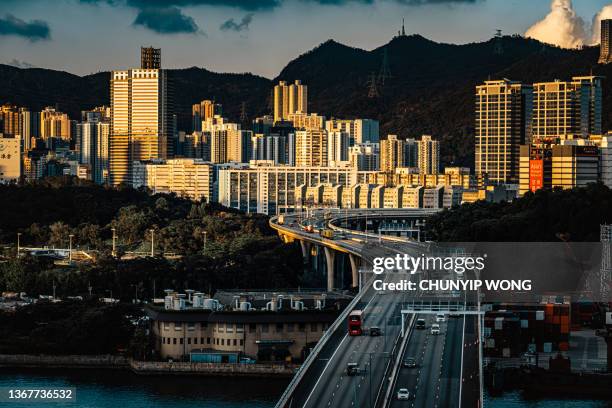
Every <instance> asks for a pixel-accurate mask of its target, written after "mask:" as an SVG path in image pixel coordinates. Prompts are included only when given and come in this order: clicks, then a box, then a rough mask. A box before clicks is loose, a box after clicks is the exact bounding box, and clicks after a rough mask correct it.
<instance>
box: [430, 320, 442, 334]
mask: <svg viewBox="0 0 612 408" xmlns="http://www.w3.org/2000/svg"><path fill="white" fill-rule="evenodd" d="M431 334H433V335H434V336H437V335H438V334H440V325H439V324H435V323H434V324H432V325H431Z"/></svg>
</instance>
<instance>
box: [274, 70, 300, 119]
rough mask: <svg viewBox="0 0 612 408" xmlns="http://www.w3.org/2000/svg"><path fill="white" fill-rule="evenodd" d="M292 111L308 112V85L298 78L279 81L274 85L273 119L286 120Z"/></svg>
mask: <svg viewBox="0 0 612 408" xmlns="http://www.w3.org/2000/svg"><path fill="white" fill-rule="evenodd" d="M292 113H308V87H307V86H306V85H302V82H301V81H299V80H296V81H295V82H294V83H293V84H290V85H287V82H285V81H280V82H279V83H278V85H276V86H275V87H274V121H275V122H279V121H281V120H288V119H289V115H290V114H292Z"/></svg>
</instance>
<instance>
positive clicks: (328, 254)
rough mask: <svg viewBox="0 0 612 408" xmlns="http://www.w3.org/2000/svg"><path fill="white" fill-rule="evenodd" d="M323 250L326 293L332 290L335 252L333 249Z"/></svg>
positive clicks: (325, 248)
mask: <svg viewBox="0 0 612 408" xmlns="http://www.w3.org/2000/svg"><path fill="white" fill-rule="evenodd" d="M324 250H325V261H326V266H327V291H328V292H331V291H332V290H334V263H335V262H334V261H335V259H336V252H335V251H334V250H333V249H330V248H327V247H324Z"/></svg>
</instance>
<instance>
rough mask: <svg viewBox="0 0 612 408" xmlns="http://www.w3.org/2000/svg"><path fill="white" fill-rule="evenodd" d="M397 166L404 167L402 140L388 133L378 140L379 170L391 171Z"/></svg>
mask: <svg viewBox="0 0 612 408" xmlns="http://www.w3.org/2000/svg"><path fill="white" fill-rule="evenodd" d="M398 167H404V141H403V140H401V139H398V138H397V135H388V136H387V138H386V139H382V140H381V141H380V171H384V172H387V173H393V172H395V169H396V168H398Z"/></svg>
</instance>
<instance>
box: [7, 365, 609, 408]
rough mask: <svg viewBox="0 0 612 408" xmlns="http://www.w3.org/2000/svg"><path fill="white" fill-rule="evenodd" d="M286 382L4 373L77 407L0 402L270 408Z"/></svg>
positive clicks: (488, 403)
mask: <svg viewBox="0 0 612 408" xmlns="http://www.w3.org/2000/svg"><path fill="white" fill-rule="evenodd" d="M288 381H289V380H287V379H269V378H267V379H245V378H229V377H223V378H209V377H179V376H155V377H143V376H136V375H134V374H132V373H129V372H125V371H111V370H19V371H13V370H0V389H4V388H6V387H14V388H27V389H37V388H46V389H49V388H55V389H60V388H73V389H76V402H72V403H70V402H64V403H61V402H49V401H46V402H42V401H41V402H20V403H8V402H1V401H0V408H9V407H10V408H13V407H28V408H43V407H46V408H52V407H79V408H140V407H147V408H194V407H206V408H244V407H248V408H270V407H273V406H274V404H275V403H276V401H277V399H278V397H279V396H280V394H281V393H282V392H283V390H284V389H285V387H286V385H287V384H288ZM610 406H612V402H606V401H595V400H594V401H585V400H572V399H559V400H547V401H535V400H524V399H523V398H522V396H521V393H520V392H507V393H504V395H503V396H501V397H495V398H491V397H488V396H486V398H485V407H491V408H609V407H610Z"/></svg>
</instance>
